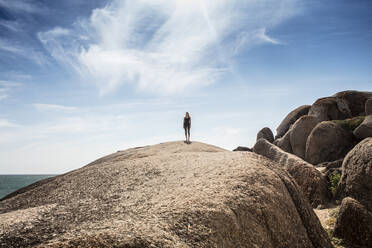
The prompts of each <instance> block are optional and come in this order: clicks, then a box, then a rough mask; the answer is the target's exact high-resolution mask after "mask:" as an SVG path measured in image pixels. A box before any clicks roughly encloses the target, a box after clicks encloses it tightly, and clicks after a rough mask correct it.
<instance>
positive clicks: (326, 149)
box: [305, 121, 355, 165]
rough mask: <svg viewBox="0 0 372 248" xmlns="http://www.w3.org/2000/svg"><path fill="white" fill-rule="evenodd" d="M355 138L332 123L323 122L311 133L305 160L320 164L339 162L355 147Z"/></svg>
mask: <svg viewBox="0 0 372 248" xmlns="http://www.w3.org/2000/svg"><path fill="white" fill-rule="evenodd" d="M354 144H355V141H354V136H353V135H352V133H350V132H348V131H346V130H345V129H343V128H342V127H340V126H339V125H337V124H336V123H334V122H331V121H323V122H321V123H319V124H318V125H316V126H315V128H314V129H313V130H312V131H311V133H310V135H309V137H308V139H307V143H306V154H305V160H306V161H308V162H309V163H311V164H314V165H315V164H319V163H323V162H330V161H335V160H338V159H340V158H342V157H344V156H345V154H346V153H347V152H348V151H349V150H350V149H351V148H352V147H353V146H354Z"/></svg>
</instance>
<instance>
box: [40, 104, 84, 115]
mask: <svg viewBox="0 0 372 248" xmlns="http://www.w3.org/2000/svg"><path fill="white" fill-rule="evenodd" d="M33 106H34V107H35V108H36V109H37V110H38V111H42V112H44V111H60V112H65V113H72V112H76V111H77V110H78V108H77V107H71V106H64V105H57V104H44V103H35V104H33Z"/></svg>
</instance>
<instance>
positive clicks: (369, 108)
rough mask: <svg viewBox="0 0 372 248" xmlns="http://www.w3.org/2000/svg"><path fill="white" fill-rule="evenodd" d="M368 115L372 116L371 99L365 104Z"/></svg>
mask: <svg viewBox="0 0 372 248" xmlns="http://www.w3.org/2000/svg"><path fill="white" fill-rule="evenodd" d="M365 111H366V115H372V98H369V99H368V100H367V101H366V104H365Z"/></svg>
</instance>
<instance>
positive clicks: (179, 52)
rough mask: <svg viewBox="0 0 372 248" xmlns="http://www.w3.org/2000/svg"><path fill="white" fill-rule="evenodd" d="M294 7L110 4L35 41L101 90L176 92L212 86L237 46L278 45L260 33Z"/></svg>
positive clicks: (266, 1)
mask: <svg viewBox="0 0 372 248" xmlns="http://www.w3.org/2000/svg"><path fill="white" fill-rule="evenodd" d="M297 2H298V0H283V1H276V0H262V1H254V0H249V1H248V0H244V1H243V0H205V1H197V0H188V1H171V0H151V1H150V0H137V1H122V0H113V1H111V2H110V3H109V4H107V5H106V6H105V7H104V8H101V9H95V10H94V11H93V13H92V15H91V16H90V19H89V20H81V21H79V22H77V23H76V24H75V27H74V28H73V29H71V30H66V29H62V28H60V27H56V28H54V29H52V30H50V31H47V32H43V33H39V39H40V40H41V42H42V43H43V44H44V45H45V47H46V49H47V50H49V52H50V53H51V55H52V56H53V57H54V58H56V59H57V60H58V61H60V62H61V63H62V64H64V65H67V66H68V67H70V68H72V69H73V70H75V71H78V72H79V73H80V74H81V75H82V76H83V77H85V78H86V79H87V80H89V81H91V82H94V83H95V84H96V85H97V86H98V87H99V89H100V90H101V93H107V92H110V91H113V90H115V89H116V88H117V87H119V86H120V85H122V84H126V83H127V84H128V83H134V84H135V85H136V86H137V87H138V89H140V90H149V91H154V92H160V93H163V94H168V93H175V92H182V91H183V90H185V89H186V88H190V87H191V88H195V87H202V86H205V85H209V84H212V83H214V82H216V81H218V79H219V78H220V76H221V75H222V74H224V73H225V72H226V71H227V70H228V64H229V63H230V62H231V61H232V60H234V55H235V54H236V53H238V52H239V50H240V49H241V48H244V47H247V46H248V47H249V46H252V45H255V44H259V43H271V44H279V42H278V41H277V40H275V39H274V38H272V37H269V36H268V34H267V32H266V30H267V29H270V28H272V27H274V26H275V25H277V24H279V23H281V22H282V21H283V20H285V19H287V18H288V17H290V16H293V15H294V14H295V13H296V6H297V5H296V3H297ZM234 52H235V53H234Z"/></svg>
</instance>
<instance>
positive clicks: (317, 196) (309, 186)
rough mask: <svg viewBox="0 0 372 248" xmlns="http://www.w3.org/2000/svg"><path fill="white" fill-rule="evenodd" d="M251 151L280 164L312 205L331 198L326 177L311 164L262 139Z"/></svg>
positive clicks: (323, 202)
mask: <svg viewBox="0 0 372 248" xmlns="http://www.w3.org/2000/svg"><path fill="white" fill-rule="evenodd" d="M253 151H254V152H256V153H258V154H260V155H263V156H264V157H267V158H269V159H271V160H273V161H275V162H277V163H279V164H280V165H282V166H283V167H284V168H285V169H286V170H287V171H288V172H289V174H290V175H291V176H292V177H293V178H294V179H295V180H296V182H297V183H298V185H299V186H300V188H301V190H302V191H303V193H304V194H305V196H306V198H307V199H308V200H309V202H310V203H311V205H312V206H313V207H317V206H318V205H320V204H325V203H327V202H328V201H329V199H330V198H331V194H330V191H329V187H328V182H327V179H326V178H325V177H324V176H323V175H322V174H321V173H320V172H319V171H318V170H317V169H316V168H315V167H314V166H313V165H311V164H309V163H307V162H305V161H304V160H302V159H300V158H298V157H297V156H295V155H293V154H290V153H287V152H284V151H283V150H281V149H280V148H278V147H277V146H275V145H273V144H271V143H269V142H267V141H266V140H263V139H260V140H258V141H257V142H256V144H255V145H254V147H253Z"/></svg>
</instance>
